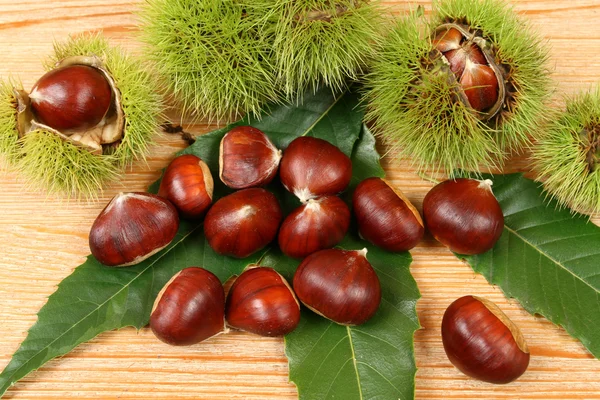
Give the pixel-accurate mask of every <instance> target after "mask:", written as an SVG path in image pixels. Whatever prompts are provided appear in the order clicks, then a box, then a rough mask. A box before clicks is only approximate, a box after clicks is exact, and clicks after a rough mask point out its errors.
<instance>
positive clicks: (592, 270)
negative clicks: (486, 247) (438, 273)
mask: <svg viewBox="0 0 600 400" xmlns="http://www.w3.org/2000/svg"><path fill="white" fill-rule="evenodd" d="M486 178H489V179H492V180H493V182H494V186H493V189H494V194H495V195H496V197H497V198H498V201H499V202H500V205H501V206H502V210H503V211H504V232H503V233H502V236H501V237H500V240H499V241H498V243H497V244H496V246H495V247H494V248H493V249H492V250H490V251H489V252H487V253H484V254H481V255H477V256H460V257H464V258H465V259H466V260H467V261H468V262H469V264H470V265H471V266H472V267H473V269H474V270H475V271H476V272H479V273H480V274H482V275H483V276H484V277H485V278H486V279H487V280H488V281H489V282H490V283H493V284H496V285H498V286H499V287H500V288H501V289H502V290H503V291H504V293H505V294H506V295H507V296H508V297H514V298H515V299H517V300H518V301H519V302H520V303H521V304H522V305H523V307H525V309H526V310H527V311H528V312H530V313H531V314H540V315H543V316H544V317H546V318H548V319H549V320H550V321H552V322H554V323H555V324H557V325H561V326H563V327H564V328H565V329H566V331H567V332H568V333H569V334H570V335H572V336H574V337H576V338H577V339H579V340H580V341H581V342H582V343H583V345H584V346H585V347H587V349H588V350H589V351H590V352H591V353H592V354H593V355H594V356H595V357H596V358H600V245H599V244H600V228H599V227H598V226H596V225H594V224H593V223H591V222H589V220H588V218H587V217H585V216H583V215H579V214H573V213H572V212H571V211H570V210H567V209H558V206H557V204H556V202H555V201H547V200H545V199H546V198H547V195H546V194H545V193H544V192H543V191H542V189H541V188H540V187H539V184H537V183H535V182H533V181H531V180H529V179H526V178H524V177H523V176H522V175H521V174H511V175H488V176H486Z"/></svg>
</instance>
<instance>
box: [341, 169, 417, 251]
mask: <svg viewBox="0 0 600 400" xmlns="http://www.w3.org/2000/svg"><path fill="white" fill-rule="evenodd" d="M352 208H353V211H354V215H355V216H356V220H357V222H358V230H359V232H360V235H361V236H362V237H363V238H364V239H366V240H368V241H369V242H371V243H373V244H374V245H375V246H378V247H381V248H382V249H385V250H387V251H407V250H410V249H412V248H413V247H415V246H416V245H417V243H419V241H420V240H421V239H422V238H423V233H424V232H425V228H424V225H423V220H422V219H421V215H420V214H419V212H418V211H417V209H416V208H415V207H414V206H413V205H412V203H411V202H410V200H408V199H407V198H406V196H404V194H403V193H402V192H401V191H400V190H398V189H396V188H394V187H393V186H392V185H390V183H389V182H387V181H386V180H384V179H381V178H367V179H365V180H364V181H362V182H361V183H359V184H358V186H357V187H356V189H355V191H354V194H353V196H352Z"/></svg>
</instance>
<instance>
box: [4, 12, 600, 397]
mask: <svg viewBox="0 0 600 400" xmlns="http://www.w3.org/2000/svg"><path fill="white" fill-rule="evenodd" d="M385 3H387V5H389V6H390V7H391V9H392V12H393V13H394V14H400V13H402V12H404V11H405V10H407V9H408V8H409V7H410V3H409V2H403V1H400V0H388V1H386V2H385ZM422 3H423V4H424V5H425V7H426V10H427V11H429V10H430V8H431V7H430V3H429V2H422ZM514 4H515V7H516V9H517V10H518V11H520V12H522V13H523V14H524V15H525V16H526V17H527V18H529V19H530V20H531V21H532V22H533V24H534V25H535V26H536V27H537V28H538V29H539V31H540V32H541V34H542V35H544V36H545V37H546V38H547V39H548V41H549V43H550V45H551V47H552V63H553V65H554V66H555V68H556V73H555V75H554V78H555V82H556V94H555V98H556V100H555V102H554V103H555V105H556V106H560V101H559V99H560V96H561V95H563V94H571V93H575V92H576V91H578V90H581V89H585V88H587V87H589V85H590V84H592V83H594V82H597V81H598V80H600V58H599V57H598V54H600V29H598V27H597V26H598V25H597V24H598V22H597V21H598V17H599V16H600V2H598V1H597V0H578V1H570V0H546V1H542V0H522V1H518V2H517V1H515V3H514ZM138 5H139V2H138V1H133V2H126V1H117V0H112V1H105V0H43V1H40V0H21V1H18V2H15V1H12V0H0V54H1V55H2V57H1V60H2V62H0V77H2V78H7V77H8V76H15V77H18V78H19V79H21V81H22V82H23V84H24V86H25V87H26V88H29V87H31V86H32V85H33V83H34V81H35V80H36V79H37V78H38V77H39V76H41V74H42V72H43V70H42V65H41V60H42V59H44V57H45V56H46V55H47V54H49V53H50V51H51V45H52V42H53V40H62V39H64V38H65V37H66V36H67V35H68V34H75V33H79V32H84V31H97V30H103V31H104V33H105V34H106V35H107V36H108V37H109V39H110V41H111V42H113V43H118V44H122V45H124V46H125V47H126V48H128V49H130V50H131V51H134V52H136V51H138V49H139V45H138V44H137V43H136V41H135V17H134V15H133V12H134V11H135V10H136V8H137V7H138ZM211 128H212V127H209V126H204V125H198V126H193V127H191V129H192V130H193V131H194V132H195V133H203V132H206V131H208V130H210V129H211ZM183 147H184V144H183V142H182V141H181V140H180V139H178V138H176V137H167V136H163V137H161V138H159V139H158V140H157V146H155V147H154V148H153V149H152V152H151V154H150V156H149V157H148V160H147V163H137V164H136V165H135V166H134V167H133V168H132V170H131V171H129V172H127V173H126V174H125V176H124V178H123V180H122V181H121V182H120V184H119V185H115V186H114V187H111V188H109V190H107V191H106V192H105V193H104V194H103V195H102V196H101V199H100V201H99V202H97V203H89V204H87V203H75V202H70V203H69V202H64V201H61V200H60V199H57V198H54V197H47V196H44V195H40V194H39V193H34V192H31V191H30V190H29V189H28V188H27V186H26V185H25V183H24V182H22V181H21V180H20V179H19V177H18V176H17V175H16V174H14V173H11V172H8V173H3V174H2V176H1V177H0V299H1V301H0V321H1V323H0V337H1V338H2V340H1V341H0V366H4V365H6V364H7V363H8V361H9V359H10V356H11V354H12V353H13V352H14V351H15V350H16V349H17V347H18V346H19V343H20V342H21V341H22V340H23V339H24V338H25V335H26V331H27V329H28V328H29V326H31V325H32V324H33V323H34V322H35V319H36V316H35V315H36V312H37V311H38V310H39V308H40V307H41V306H42V305H43V304H44V303H45V301H46V298H47V296H49V295H50V294H51V293H52V292H53V291H54V290H55V288H56V285H57V284H58V283H59V282H60V281H61V280H62V279H63V278H64V277H66V276H67V275H69V274H70V273H71V271H72V270H73V268H75V267H76V266H77V265H79V264H81V263H82V262H84V260H85V256H86V255H87V254H88V253H89V249H88V245H87V235H88V230H89V227H90V226H91V224H92V222H93V220H94V218H95V217H96V215H97V214H98V212H99V211H100V210H101V209H102V208H103V206H104V204H105V203H106V202H107V201H108V200H109V199H110V198H111V197H112V196H113V195H114V194H115V193H117V192H118V191H122V190H128V191H133V190H144V189H145V188H146V187H147V186H148V184H149V183H151V182H152V181H153V180H155V179H156V178H157V177H158V176H159V173H158V171H159V170H160V169H161V168H162V167H164V166H165V165H166V164H167V163H168V162H169V160H170V159H171V158H172V157H173V154H174V153H175V152H176V151H177V150H179V149H181V148H183ZM382 150H385V149H382ZM384 166H385V169H386V171H387V173H388V176H389V177H390V178H391V180H392V181H393V182H394V183H395V184H397V185H398V186H399V187H400V188H402V189H403V190H404V191H405V192H406V193H407V195H408V196H409V198H410V199H411V200H413V201H414V202H415V203H416V204H417V205H418V206H420V204H421V202H422V199H423V197H424V195H425V193H426V192H427V190H428V189H429V188H430V187H431V184H430V183H428V182H425V181H423V180H421V179H420V178H419V177H418V176H417V175H416V174H415V173H414V172H413V171H412V170H411V168H410V167H409V166H408V163H407V162H406V161H404V160H398V159H395V158H394V157H393V156H392V157H388V158H385V159H384ZM509 166H510V167H509V170H510V171H518V170H526V169H527V162H526V159H525V158H523V157H521V158H515V159H514V160H513V162H511V163H509ZM595 221H596V222H598V221H599V219H595ZM412 254H413V257H414V263H413V265H412V267H411V271H412V273H413V274H414V276H415V278H416V280H417V282H418V284H419V288H420V290H421V292H422V296H423V297H422V299H421V300H420V301H419V303H418V307H417V308H418V313H419V318H420V321H421V324H422V326H423V329H421V330H420V331H418V332H417V334H416V337H415V340H416V343H415V350H416V357H417V365H418V367H419V371H418V373H417V398H419V399H517V398H519V399H576V398H577V399H600V380H599V379H598V377H599V376H600V363H599V362H598V361H597V360H595V359H594V358H593V357H592V356H591V355H590V354H589V353H588V352H586V350H585V349H584V347H583V346H582V345H581V344H580V343H579V342H577V341H576V340H574V339H572V338H571V337H569V336H568V335H567V334H566V333H565V332H564V331H563V330H562V329H560V328H558V327H556V326H554V325H553V324H551V323H550V322H548V321H546V320H545V319H543V318H536V317H533V316H531V315H529V314H528V313H526V312H525V311H524V310H523V309H522V308H521V307H520V306H519V305H518V304H516V303H515V302H514V301H508V300H507V299H505V298H504V296H503V295H502V294H501V292H500V290H499V289H498V288H495V287H492V286H490V285H488V284H487V283H486V281H485V280H484V279H483V278H482V277H481V276H478V275H475V274H474V273H473V272H472V271H471V269H470V268H469V267H468V266H467V265H465V264H463V263H461V262H459V261H458V260H457V259H456V258H455V257H454V256H453V255H452V254H451V253H450V252H449V251H447V250H446V249H445V248H442V247H441V246H440V245H438V244H437V243H435V241H434V240H433V239H432V238H430V237H426V239H425V240H424V242H423V243H422V244H420V245H419V246H418V247H417V248H416V249H414V251H413V252H412ZM465 294H474V295H479V296H484V297H487V298H489V299H491V300H493V301H495V302H496V303H497V304H498V305H499V306H500V307H501V308H502V309H503V310H504V311H505V312H506V313H507V314H508V315H509V316H510V317H511V318H512V319H513V320H514V321H515V322H516V323H517V324H518V325H519V326H520V327H521V329H522V331H523V334H524V335H525V337H526V339H527V341H528V343H529V345H530V348H531V351H532V358H531V364H530V367H529V370H528V371H527V372H526V373H525V375H523V377H522V378H521V379H519V380H518V381H517V382H515V383H512V384H509V385H504V386H493V385H490V384H485V383H482V382H477V381H474V380H472V379H469V378H467V377H465V376H464V375H462V374H461V373H459V372H458V371H457V370H456V369H455V368H454V367H453V366H452V365H451V364H450V363H449V361H448V359H447V358H446V356H445V354H444V351H443V348H442V345H441V341H440V323H441V317H442V314H443V312H444V310H445V308H446V307H447V306H448V304H449V303H450V302H451V301H453V300H454V299H456V298H457V297H459V296H462V295H465ZM287 372H288V370H287V362H286V359H285V356H284V353H283V342H282V340H280V339H264V338H259V337H256V336H252V335H249V334H242V333H230V334H227V335H223V336H220V337H217V338H214V339H212V340H210V341H208V342H207V343H203V344H200V345H197V346H192V347H189V348H173V347H168V346H166V345H163V344H162V343H160V342H158V341H157V340H155V339H154V337H153V336H152V334H151V333H150V331H149V330H148V329H142V330H141V331H140V332H136V331H135V330H134V329H122V330H120V331H116V332H107V333H104V334H102V335H100V336H99V337H97V338H96V339H94V340H92V341H91V342H89V343H85V344H83V345H81V346H79V347H78V348H77V349H75V351H73V352H71V353H70V354H68V355H67V356H65V357H63V358H61V359H57V360H54V361H51V362H49V363H48V364H46V365H45V366H44V367H43V368H41V369H40V370H39V371H37V372H35V373H32V374H31V375H29V376H28V377H26V378H25V379H23V380H22V381H21V382H19V383H17V384H16V385H15V386H14V387H13V388H12V389H11V390H10V391H9V392H8V393H7V395H6V396H5V398H7V399H62V398H86V399H92V398H93V399H115V398H123V399H126V398H132V399H166V398H169V399H172V398H182V399H183V398H202V399H294V398H297V391H296V388H295V387H294V385H293V384H290V383H289V382H288V378H287Z"/></svg>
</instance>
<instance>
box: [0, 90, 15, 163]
mask: <svg viewBox="0 0 600 400" xmlns="http://www.w3.org/2000/svg"><path fill="white" fill-rule="evenodd" d="M15 86H17V84H16V83H14V82H4V81H0V154H1V155H2V156H3V157H2V158H0V163H2V164H3V166H5V167H7V166H10V165H14V164H15V162H16V161H17V160H18V158H19V147H18V140H19V132H18V131H17V118H16V117H17V109H16V107H17V99H16V98H15V94H14V92H13V87H15Z"/></svg>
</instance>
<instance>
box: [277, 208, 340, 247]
mask: <svg viewBox="0 0 600 400" xmlns="http://www.w3.org/2000/svg"><path fill="white" fill-rule="evenodd" d="M349 226H350V210H349V209H348V206H347V205H346V203H344V202H343V201H342V200H341V199H340V198H339V197H336V196H325V197H321V198H318V199H310V200H308V202H307V203H306V204H303V205H301V206H300V207H298V208H296V209H295V210H294V211H292V212H291V213H290V214H289V215H288V216H287V217H286V218H285V220H284V221H283V223H282V224H281V228H280V229H279V235H278V242H279V248H280V249H281V251H283V253H284V254H285V255H287V256H289V257H294V258H304V257H306V256H307V255H309V254H312V253H314V252H315V251H318V250H323V249H328V248H330V247H333V246H335V245H336V244H338V243H339V242H341V241H342V239H343V238H344V236H345V235H346V232H348V227H349Z"/></svg>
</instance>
